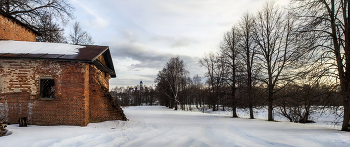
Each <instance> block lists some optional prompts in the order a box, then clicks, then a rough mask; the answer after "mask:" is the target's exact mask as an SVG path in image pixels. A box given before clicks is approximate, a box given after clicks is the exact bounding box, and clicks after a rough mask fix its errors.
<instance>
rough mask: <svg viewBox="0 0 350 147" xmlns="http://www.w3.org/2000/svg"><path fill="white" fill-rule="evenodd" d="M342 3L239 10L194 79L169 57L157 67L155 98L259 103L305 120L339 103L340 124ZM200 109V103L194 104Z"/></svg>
mask: <svg viewBox="0 0 350 147" xmlns="http://www.w3.org/2000/svg"><path fill="white" fill-rule="evenodd" d="M349 16H350V3H349V1H347V0H304V1H298V0H292V1H291V4H290V5H289V7H288V8H284V9H282V8H280V7H279V6H278V5H276V4H274V3H273V2H267V3H265V5H264V6H263V8H262V9H261V10H260V11H258V12H257V13H255V14H250V13H246V14H244V15H243V16H242V18H241V20H239V21H238V22H237V23H236V24H235V25H234V26H233V27H232V28H231V30H230V31H229V32H227V33H225V34H224V37H223V41H222V42H221V45H220V47H219V49H218V50H217V52H215V53H209V54H207V55H206V56H205V57H204V58H202V59H201V60H200V61H199V64H200V65H201V66H202V67H205V68H206V73H205V78H204V79H205V83H201V79H202V78H201V77H199V76H195V77H193V78H190V77H189V73H188V71H187V70H186V69H185V64H184V63H183V60H181V59H180V58H179V57H173V58H171V59H170V60H169V61H168V62H167V63H166V64H165V66H164V68H163V69H162V70H161V71H159V73H158V75H157V78H156V80H155V82H156V83H157V85H156V88H155V91H156V99H157V100H158V101H159V104H161V105H165V106H168V107H169V108H174V109H175V110H176V109H177V107H178V106H180V107H181V109H183V110H187V109H188V110H190V109H191V106H193V105H194V106H197V107H200V108H204V107H203V106H208V107H209V108H212V109H213V110H214V111H215V110H219V109H222V110H225V109H228V108H230V109H231V110H232V112H233V113H232V116H233V117H237V114H236V108H237V107H238V108H245V109H246V110H248V111H249V113H250V118H252V119H253V118H254V112H253V108H256V109H257V108H262V107H267V109H268V120H269V121H273V120H274V117H273V116H274V114H276V113H278V114H280V115H282V116H284V117H286V118H287V119H288V120H290V121H291V122H300V123H307V122H310V121H311V120H309V119H310V118H309V116H310V115H311V114H312V113H313V112H315V110H323V109H324V108H334V109H337V110H338V109H341V110H342V113H341V114H339V116H341V117H342V119H343V121H342V128H341V130H344V131H346V130H349V118H350V103H349V99H350V74H349V72H350V66H347V64H349V63H350V51H349V48H350V26H349V25H350V24H349V21H348V20H349ZM202 110H203V111H204V109H202Z"/></svg>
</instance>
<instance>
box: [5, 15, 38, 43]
mask: <svg viewBox="0 0 350 147" xmlns="http://www.w3.org/2000/svg"><path fill="white" fill-rule="evenodd" d="M1 39H3V40H18V41H33V42H35V41H36V35H35V34H34V33H33V32H32V31H30V30H29V29H27V28H25V27H23V26H22V25H19V24H17V23H15V22H13V21H12V20H11V19H9V18H7V17H4V16H2V15H1V14H0V40H1Z"/></svg>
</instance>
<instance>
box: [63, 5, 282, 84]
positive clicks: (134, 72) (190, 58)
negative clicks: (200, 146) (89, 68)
mask: <svg viewBox="0 0 350 147" xmlns="http://www.w3.org/2000/svg"><path fill="white" fill-rule="evenodd" d="M70 2H71V4H72V5H73V6H74V7H75V13H74V14H75V16H76V18H75V20H73V21H71V22H70V23H68V24H67V26H66V34H68V33H69V31H70V28H71V27H72V26H73V23H74V21H78V22H80V24H81V26H82V28H83V29H84V30H86V31H87V32H89V33H90V35H91V36H92V37H93V41H94V42H95V44H96V45H104V46H109V48H110V50H111V54H112V58H113V64H114V68H115V70H116V74H117V78H114V79H111V80H110V86H111V87H115V86H130V85H132V86H135V85H137V84H138V83H139V81H140V80H141V79H142V81H143V82H144V84H145V85H147V86H151V85H152V84H153V85H154V79H155V78H156V75H157V73H158V71H159V70H161V69H162V68H163V67H164V65H165V63H166V62H167V61H168V60H169V59H170V58H171V57H174V56H179V57H180V58H181V59H183V60H184V61H185V63H186V68H187V70H188V71H189V72H190V75H191V77H192V76H194V75H196V74H198V75H200V76H202V77H203V75H204V73H205V69H204V68H202V67H200V66H199V64H198V60H199V59H200V58H202V57H203V56H204V55H205V54H207V53H209V52H213V51H215V50H217V49H218V46H219V44H220V42H221V40H222V37H223V34H224V33H225V32H227V31H229V30H230V28H231V27H232V26H233V25H234V24H235V23H236V22H237V21H238V20H240V18H241V16H242V15H243V14H244V13H247V12H250V13H255V12H257V11H258V10H259V9H260V8H261V7H262V5H263V4H264V3H265V2H266V0H130V1H126V0H98V1H97V0H71V1H70ZM276 3H278V4H281V5H285V4H287V3H288V0H276Z"/></svg>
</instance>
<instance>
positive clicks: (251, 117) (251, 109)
mask: <svg viewBox="0 0 350 147" xmlns="http://www.w3.org/2000/svg"><path fill="white" fill-rule="evenodd" d="M249 114H250V117H249V118H250V119H254V113H253V105H252V104H249Z"/></svg>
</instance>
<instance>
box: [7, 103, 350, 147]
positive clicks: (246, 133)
mask: <svg viewBox="0 0 350 147" xmlns="http://www.w3.org/2000/svg"><path fill="white" fill-rule="evenodd" d="M124 111H125V113H126V115H127V117H128V118H129V119H130V121H128V122H122V121H107V122H102V123H90V124H89V125H88V126H87V127H77V126H29V127H27V128H19V127H17V126H18V125H17V124H15V125H10V126H9V127H8V129H9V130H10V131H13V134H12V135H10V136H5V137H0V146H1V147H2V146H4V147H16V146H35V147H36V146H53V147H56V146H57V147H60V146H64V147H66V146H83V147H85V146H101V147H105V146H132V147H138V146H146V147H156V146H159V147H163V146H198V147H206V146H230V147H231V146H278V147H280V146H286V147H289V146H308V147H312V146H332V147H336V146H339V147H345V146H350V132H342V131H338V130H335V129H329V128H322V127H317V126H310V125H303V124H295V123H289V122H267V121H264V120H259V119H255V120H250V119H244V118H230V117H228V116H227V115H218V114H204V113H200V112H184V111H174V110H171V109H167V108H166V107H161V106H153V107H151V106H141V107H128V108H125V109H124Z"/></svg>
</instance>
